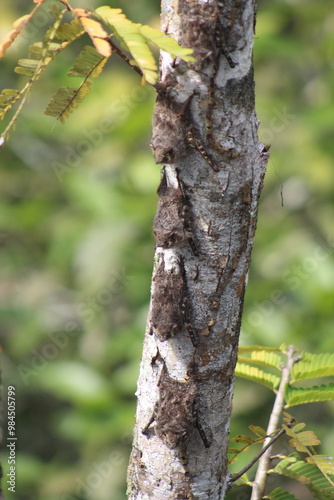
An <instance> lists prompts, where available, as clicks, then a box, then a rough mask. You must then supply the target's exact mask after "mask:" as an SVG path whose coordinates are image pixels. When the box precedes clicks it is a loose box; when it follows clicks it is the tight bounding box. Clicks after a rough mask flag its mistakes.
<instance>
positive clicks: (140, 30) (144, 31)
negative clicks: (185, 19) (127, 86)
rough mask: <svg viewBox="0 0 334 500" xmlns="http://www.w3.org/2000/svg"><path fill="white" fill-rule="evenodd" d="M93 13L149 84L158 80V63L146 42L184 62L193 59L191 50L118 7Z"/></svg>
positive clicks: (104, 8) (106, 7) (100, 8)
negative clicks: (128, 54)
mask: <svg viewBox="0 0 334 500" xmlns="http://www.w3.org/2000/svg"><path fill="white" fill-rule="evenodd" d="M94 15H96V16H97V18H98V19H100V20H101V21H103V23H105V24H106V25H107V26H108V27H109V28H110V29H111V32H112V35H113V36H115V38H116V39H117V40H118V41H119V42H120V44H121V47H122V48H123V49H125V50H127V51H128V52H129V53H130V54H131V56H132V57H133V59H134V63H135V64H136V65H137V66H138V68H139V69H140V71H141V72H142V74H143V76H144V77H145V80H146V81H147V82H148V83H150V84H152V85H154V84H155V83H156V82H157V64H156V61H155V59H154V56H153V54H152V52H151V50H150V47H149V46H148V44H147V42H151V43H153V44H154V45H156V46H158V47H159V48H163V50H166V51H167V52H169V53H171V54H172V55H174V56H179V57H181V58H182V59H184V60H186V61H193V60H194V59H193V58H192V57H191V56H190V54H191V53H192V50H191V49H185V48H182V47H180V46H179V45H178V43H177V42H176V41H175V40H173V39H172V38H169V37H167V36H166V35H165V33H162V32H161V31H159V30H155V29H153V28H150V27H149V26H142V25H141V24H136V23H133V22H132V21H130V20H129V19H127V18H126V17H125V15H124V14H123V12H122V10H121V9H112V8H111V7H108V6H104V7H99V8H98V9H96V11H95V12H94ZM130 63H131V61H130Z"/></svg>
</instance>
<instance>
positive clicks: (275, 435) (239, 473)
mask: <svg viewBox="0 0 334 500" xmlns="http://www.w3.org/2000/svg"><path fill="white" fill-rule="evenodd" d="M284 433H285V429H280V430H279V431H277V432H276V434H274V436H272V437H271V438H270V441H269V442H268V443H267V444H266V445H264V446H263V448H262V450H261V451H260V453H258V454H257V455H256V456H255V457H254V458H253V459H252V460H251V461H250V462H249V464H247V465H246V466H245V467H244V468H243V469H241V471H239V472H236V473H235V474H232V475H231V477H230V479H229V487H231V486H232V484H231V483H234V482H235V481H236V480H237V479H239V477H241V476H242V475H243V474H245V473H246V472H247V471H248V470H249V469H251V468H252V467H253V465H254V464H255V463H256V462H257V461H258V460H259V458H260V457H262V455H263V454H264V453H265V452H266V451H267V449H268V448H270V447H271V446H272V445H273V444H274V442H275V441H277V439H278V438H279V437H281V436H282V435H283V434H284Z"/></svg>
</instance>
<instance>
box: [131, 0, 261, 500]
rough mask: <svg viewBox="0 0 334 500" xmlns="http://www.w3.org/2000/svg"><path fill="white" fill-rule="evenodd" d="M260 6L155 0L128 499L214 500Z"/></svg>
mask: <svg viewBox="0 0 334 500" xmlns="http://www.w3.org/2000/svg"><path fill="white" fill-rule="evenodd" d="M254 24H255V2H254V0H228V1H225V2H221V1H217V0H208V1H204V0H178V1H177V0H163V1H162V29H163V30H165V31H166V32H168V34H170V35H171V36H173V37H174V38H176V39H177V40H178V41H179V43H180V44H181V45H182V46H185V47H191V48H193V50H194V57H195V59H196V61H195V62H193V63H188V64H187V65H186V64H185V63H184V62H182V61H179V60H178V59H177V60H176V61H175V60H173V59H172V58H171V56H169V55H167V54H165V53H163V54H162V56H161V79H160V82H159V84H158V85H157V102H156V107H155V112H154V119H153V134H152V144H151V145H152V149H153V152H154V155H155V158H156V161H157V162H159V163H163V164H164V167H163V173H162V180H161V184H160V187H159V189H158V194H159V203H158V211H157V215H156V218H155V221H154V233H155V236H156V253H155V265H154V272H153V279H152V293H151V303H150V310H149V315H148V322H147V329H146V335H145V342H144V348H143V356H142V361H141V369H140V376H139V381H138V390H137V396H138V406H137V415H136V425H135V432H134V442H133V451H132V455H131V461H130V466H129V477H128V486H129V487H128V494H129V498H130V499H145V500H146V499H154V500H160V499H161V500H165V499H166V500H167V499H190V498H194V499H203V500H204V499H205V500H209V499H221V498H224V495H225V489H226V483H227V446H228V434H229V420H230V414H231V403H232V389H233V373H234V367H235V363H236V357H237V347H238V338H239V331H240V322H241V314H242V307H243V300H244V291H245V285H246V279H247V272H248V268H249V264H250V256H251V250H252V243H253V237H254V233H255V229H256V218H257V208H258V198H259V194H260V190H261V186H262V180H263V176H264V173H265V168H266V164H267V161H268V152H267V150H266V148H265V147H264V146H263V145H262V144H260V143H259V142H258V139H257V120H256V114H255V110H254V81H253V67H252V47H253V31H254Z"/></svg>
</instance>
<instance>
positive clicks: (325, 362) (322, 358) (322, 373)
mask: <svg viewBox="0 0 334 500" xmlns="http://www.w3.org/2000/svg"><path fill="white" fill-rule="evenodd" d="M333 375H334V354H329V353H324V354H310V353H304V354H303V359H302V360H301V361H299V362H298V363H295V364H294V366H293V368H292V372H291V377H292V379H293V380H292V382H291V383H293V382H294V381H296V380H306V379H310V378H315V377H330V376H333Z"/></svg>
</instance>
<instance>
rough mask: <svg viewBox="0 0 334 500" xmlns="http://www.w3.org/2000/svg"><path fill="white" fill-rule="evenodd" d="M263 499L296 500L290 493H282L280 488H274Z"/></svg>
mask: <svg viewBox="0 0 334 500" xmlns="http://www.w3.org/2000/svg"><path fill="white" fill-rule="evenodd" d="M265 498H268V500H298V498H296V497H295V496H294V495H292V493H289V492H287V491H284V490H282V488H275V489H274V490H273V491H272V492H271V493H269V495H268V496H266V497H265Z"/></svg>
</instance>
